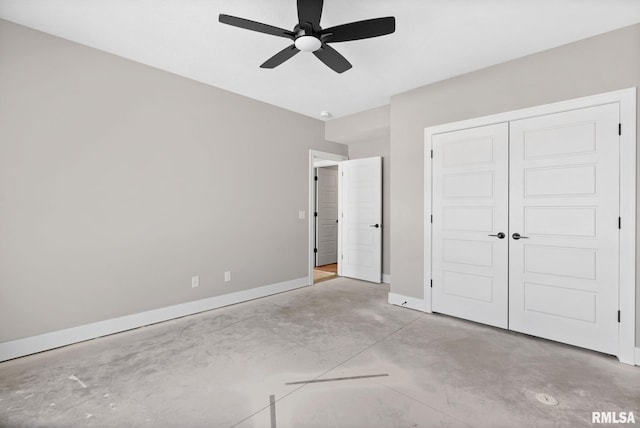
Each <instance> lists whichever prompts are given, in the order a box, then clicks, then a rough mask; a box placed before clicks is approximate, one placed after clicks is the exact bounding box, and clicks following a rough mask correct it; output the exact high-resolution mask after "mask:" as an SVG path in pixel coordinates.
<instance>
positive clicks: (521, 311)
mask: <svg viewBox="0 0 640 428" xmlns="http://www.w3.org/2000/svg"><path fill="white" fill-rule="evenodd" d="M618 108H619V107H618V105H617V104H610V105H604V106H598V107H592V108H586V109H580V110H574V111H569V112H564V113H558V114H552V115H547V116H540V117H536V118H532V119H525V120H519V121H514V122H511V132H510V134H511V135H510V140H511V142H510V149H511V164H510V167H511V174H510V176H511V180H510V185H511V191H510V209H511V212H510V230H509V234H510V236H509V240H510V247H511V250H510V278H509V284H510V298H509V326H510V329H512V330H515V331H519V332H523V333H527V334H532V335H535V336H540V337H544V338H548V339H552V340H557V341H560V342H564V343H568V344H572V345H576V346H580V347H584V348H589V349H593V350H597V351H601V352H605V353H609V354H616V353H617V342H618V323H617V310H618V305H617V300H618V239H619V237H618V233H619V231H618V215H619V213H618V207H619V189H618V188H619V183H618V181H619V174H618V163H619V137H618V122H619V110H618ZM629 221H633V220H629ZM514 233H518V234H520V235H522V236H523V238H521V239H518V240H516V239H514V238H513V237H512V236H513V234H514ZM524 237H526V238H524Z"/></svg>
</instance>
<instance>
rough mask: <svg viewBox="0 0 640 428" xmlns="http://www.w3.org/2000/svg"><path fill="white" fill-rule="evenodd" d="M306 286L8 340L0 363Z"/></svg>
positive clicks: (288, 285) (277, 287)
mask: <svg viewBox="0 0 640 428" xmlns="http://www.w3.org/2000/svg"><path fill="white" fill-rule="evenodd" d="M308 285H309V278H307V277H304V278H298V279H293V280H290V281H284V282H279V283H276V284H270V285H265V286H262V287H257V288H252V289H250V290H244V291H238V292H235V293H230V294H224V295H222V296H216V297H209V298H207V299H202V300H195V301H193V302H188V303H182V304H179V305H174V306H168V307H166V308H160V309H153V310H150V311H146V312H140V313H137V314H133V315H127V316H124V317H119V318H112V319H109V320H104V321H99V322H94V323H91V324H85V325H81V326H78V327H71V328H67V329H64V330H58V331H52V332H50V333H45V334H40V335H38V336H31V337H25V338H24V339H17V340H12V341H9V342H4V343H0V362H2V361H6V360H11V359H13V358H18V357H23V356H25V355H30V354H35V353H37V352H42V351H48V350H50V349H54V348H59V347H61V346H66V345H71V344H72V343H78V342H82V341H85V340H90V339H95V338H96V337H101V336H106V335H109V334H113V333H120V332H122V331H126V330H131V329H134V328H138V327H143V326H145V325H150V324H155V323H158V322H162V321H168V320H170V319H174V318H180V317H184V316H187V315H193V314H197V313H199V312H204V311H208V310H211V309H216V308H221V307H223V306H229V305H233V304H236V303H241V302H246V301H248V300H253V299H257V298H260V297H266V296H270V295H272V294H277V293H282V292H284V291H290V290H294V289H296V288H302V287H306V286H308Z"/></svg>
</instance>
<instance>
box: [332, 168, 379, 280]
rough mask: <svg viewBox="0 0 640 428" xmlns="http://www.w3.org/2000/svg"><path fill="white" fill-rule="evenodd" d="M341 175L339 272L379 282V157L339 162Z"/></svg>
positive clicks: (342, 274)
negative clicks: (340, 252)
mask: <svg viewBox="0 0 640 428" xmlns="http://www.w3.org/2000/svg"><path fill="white" fill-rule="evenodd" d="M339 172H340V173H341V174H342V219H341V220H340V221H341V222H342V223H341V227H340V232H339V233H340V240H341V248H340V249H341V251H342V255H341V259H340V261H339V262H338V269H339V274H340V275H341V276H348V277H350V278H356V279H362V280H365V281H371V282H377V283H380V282H381V281H382V158H381V157H372V158H365V159H354V160H348V161H343V162H340V165H339Z"/></svg>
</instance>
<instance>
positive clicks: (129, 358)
mask: <svg viewBox="0 0 640 428" xmlns="http://www.w3.org/2000/svg"><path fill="white" fill-rule="evenodd" d="M388 291H389V289H388V286H386V285H374V284H369V283H365V282H360V281H354V280H349V279H345V278H338V279H335V280H331V281H327V282H323V283H321V284H318V285H315V286H313V287H307V288H304V289H300V290H296V291H292V292H288V293H283V294H280V295H276V296H271V297H268V298H264V299H259V300H255V301H252V302H248V303H243V304H239V305H235V306H231V307H228V308H223V309H218V310H214V311H210V312H206V313H203V314H199V315H195V316H191V317H186V318H182V319H179V320H174V321H169V322H166V323H162V324H157V325H154V326H149V327H145V328H141V329H137V330H133V331H130V332H126V333H122V334H117V335H113V336H109V337H105V338H101V339H96V340H92V341H88V342H85V343H81V344H77V345H72V346H68V347H65V348H61V349H58V350H54V351H49V352H45V353H41V354H38V355H33V356H30V357H25V358H20V359H16V360H13V361H8V362H4V363H0V427H3V428H4V427H91V426H94V427H146V426H148V427H267V428H269V427H273V426H277V427H367V428H369V427H438V426H442V427H528V426H543V427H546V426H563V427H564V426H591V412H592V411H616V412H623V411H624V412H630V411H633V412H634V415H635V417H636V419H640V368H638V367H631V366H628V365H624V364H621V363H619V362H617V360H616V359H615V358H613V357H610V356H606V355H601V354H598V353H595V352H590V351H585V350H581V349H577V348H573V347H570V346H564V345H560V344H557V343H553V342H548V341H545V340H541V339H536V338H532V337H528V336H524V335H520V334H515V333H510V332H506V331H504V330H499V329H494V328H491V327H485V326H482V325H478V324H474V323H470V322H466V321H462V320H458V319H454V318H449V317H446V316H440V315H427V314H422V313H420V312H415V311H411V310H408V309H403V308H398V307H394V306H391V305H389V304H387V293H388ZM369 375H388V376H380V377H368V378H361V379H345V380H335V381H330V382H316V383H307V384H296V385H287V383H291V382H297V381H305V380H313V379H316V380H322V379H332V378H345V377H354V376H369ZM539 393H546V394H550V395H551V396H553V397H555V398H556V399H557V400H558V401H559V404H558V405H555V406H550V405H545V404H542V403H541V402H539V401H538V400H537V399H536V394H539ZM271 396H273V399H274V401H275V403H274V404H273V405H270V397H271Z"/></svg>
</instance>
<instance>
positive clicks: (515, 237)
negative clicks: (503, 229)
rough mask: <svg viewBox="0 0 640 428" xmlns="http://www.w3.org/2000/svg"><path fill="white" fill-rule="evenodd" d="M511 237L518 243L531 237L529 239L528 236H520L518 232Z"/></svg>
mask: <svg viewBox="0 0 640 428" xmlns="http://www.w3.org/2000/svg"><path fill="white" fill-rule="evenodd" d="M511 237H512V238H513V239H515V240H516V241H517V240H518V239H529V237H528V236H520V234H519V233H517V232H516V233H514V234H513V235H511Z"/></svg>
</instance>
